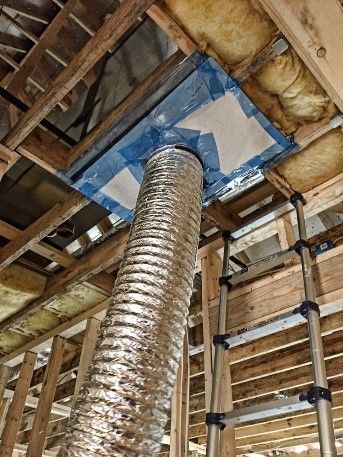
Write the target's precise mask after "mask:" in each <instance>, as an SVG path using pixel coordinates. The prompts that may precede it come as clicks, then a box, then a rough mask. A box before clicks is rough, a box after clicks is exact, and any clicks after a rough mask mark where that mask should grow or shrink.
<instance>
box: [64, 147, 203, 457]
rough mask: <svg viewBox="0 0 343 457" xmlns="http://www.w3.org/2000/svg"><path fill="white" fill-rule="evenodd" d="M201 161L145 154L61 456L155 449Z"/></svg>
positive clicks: (183, 305) (176, 345) (196, 217)
mask: <svg viewBox="0 0 343 457" xmlns="http://www.w3.org/2000/svg"><path fill="white" fill-rule="evenodd" d="M201 192H202V167H201V164H200V162H199V161H198V159H197V158H196V157H194V156H193V155H192V154H191V153H189V152H185V151H182V150H177V149H171V148H169V149H167V150H164V151H160V152H158V153H156V154H155V155H153V156H152V158H150V159H149V161H148V163H147V166H146V170H145V175H144V181H143V184H142V187H141V190H140V194H139V198H138V202H137V206H136V213H135V219H134V222H133V225H132V228H131V234H130V238H129V242H128V246H127V249H126V251H125V254H124V257H123V261H122V263H121V266H120V270H119V273H118V277H117V281H116V284H115V287H114V292H113V296H112V300H111V305H110V308H109V310H108V312H107V315H106V318H105V320H104V321H103V323H102V330H101V334H100V337H99V340H98V344H97V348H96V350H95V355H94V358H93V361H92V363H91V367H90V370H89V373H88V375H87V378H86V381H85V384H84V386H83V389H82V392H81V394H80V396H79V398H78V400H77V403H76V405H75V410H74V412H73V413H72V417H71V423H70V428H69V432H68V433H67V437H66V440H65V442H66V444H65V446H64V447H63V449H62V450H61V453H60V454H59V455H60V456H73V457H76V456H78V457H81V456H82V457H95V456H111V457H116V456H125V457H130V456H132V457H138V456H139V457H143V456H144V457H148V456H149V457H151V456H155V455H156V454H157V453H158V452H159V449H160V443H161V440H162V436H163V430H164V427H165V424H166V421H167V417H168V413H169V409H170V398H171V393H172V389H173V385H174V381H175V377H176V370H177V365H178V360H179V356H180V351H181V346H182V340H183V334H184V329H185V325H186V318H187V312H188V305H189V300H190V295H191V291H192V281H193V270H194V266H195V259H196V252H197V245H198V237H199V231H200V214H201Z"/></svg>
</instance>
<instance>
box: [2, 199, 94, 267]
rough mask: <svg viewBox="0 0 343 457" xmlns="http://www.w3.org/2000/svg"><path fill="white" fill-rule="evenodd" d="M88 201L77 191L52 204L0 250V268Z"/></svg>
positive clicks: (28, 248) (29, 247)
mask: <svg viewBox="0 0 343 457" xmlns="http://www.w3.org/2000/svg"><path fill="white" fill-rule="evenodd" d="M88 203H89V200H87V199H86V198H85V197H84V196H83V195H82V194H80V193H79V192H77V191H73V192H71V193H70V194H69V195H67V197H66V198H65V199H64V200H63V201H62V202H59V203H57V204H56V205H55V206H53V207H52V208H51V209H50V210H49V211H47V212H46V213H45V214H43V216H41V217H40V218H39V219H37V220H36V221H35V222H34V223H33V224H31V225H30V226H29V227H28V228H27V229H26V230H24V231H22V232H21V233H20V235H19V236H18V237H16V238H14V239H13V240H12V241H10V242H9V243H8V244H7V245H6V246H5V247H3V248H2V249H1V250H0V270H2V269H3V268H5V267H6V266H7V265H9V264H10V263H12V262H13V261H14V260H16V259H17V258H18V257H20V256H21V255H23V254H24V253H25V252H26V251H28V250H30V249H31V248H32V246H34V245H36V244H37V243H38V242H39V241H40V240H41V239H42V238H45V237H46V236H47V235H48V234H49V233H51V232H52V231H53V230H54V229H56V228H57V227H59V226H60V225H61V224H62V223H63V222H64V221H66V220H68V219H69V218H70V217H72V216H73V215H74V214H76V213H77V212H78V211H80V210H81V209H82V208H83V207H85V206H86V205H87V204H88Z"/></svg>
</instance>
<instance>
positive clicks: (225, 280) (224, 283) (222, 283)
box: [218, 275, 232, 289]
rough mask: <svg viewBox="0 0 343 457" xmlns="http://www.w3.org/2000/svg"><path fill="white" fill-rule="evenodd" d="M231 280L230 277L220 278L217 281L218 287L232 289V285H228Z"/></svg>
mask: <svg viewBox="0 0 343 457" xmlns="http://www.w3.org/2000/svg"><path fill="white" fill-rule="evenodd" d="M231 278H232V275H228V276H221V277H220V278H219V280H218V284H219V287H221V286H228V288H229V289H231V287H232V284H231V283H230V279H231Z"/></svg>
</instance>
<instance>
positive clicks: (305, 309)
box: [294, 300, 320, 319]
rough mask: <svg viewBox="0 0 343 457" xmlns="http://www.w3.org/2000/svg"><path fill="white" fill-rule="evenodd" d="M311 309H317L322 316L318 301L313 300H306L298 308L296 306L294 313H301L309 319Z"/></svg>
mask: <svg viewBox="0 0 343 457" xmlns="http://www.w3.org/2000/svg"><path fill="white" fill-rule="evenodd" d="M310 311H315V312H316V313H318V316H320V309H319V306H318V303H316V302H314V301H311V300H305V301H303V302H302V303H301V305H300V306H299V307H298V308H295V310H294V314H297V313H300V314H301V315H302V316H303V317H304V318H305V319H307V316H308V313H309V312H310Z"/></svg>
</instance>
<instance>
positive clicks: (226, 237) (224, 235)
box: [222, 230, 235, 243]
mask: <svg viewBox="0 0 343 457" xmlns="http://www.w3.org/2000/svg"><path fill="white" fill-rule="evenodd" d="M222 238H223V240H224V241H230V243H233V242H234V241H235V239H234V237H233V236H232V235H231V232H230V231H228V230H227V231H224V232H222Z"/></svg>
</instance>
